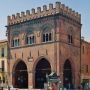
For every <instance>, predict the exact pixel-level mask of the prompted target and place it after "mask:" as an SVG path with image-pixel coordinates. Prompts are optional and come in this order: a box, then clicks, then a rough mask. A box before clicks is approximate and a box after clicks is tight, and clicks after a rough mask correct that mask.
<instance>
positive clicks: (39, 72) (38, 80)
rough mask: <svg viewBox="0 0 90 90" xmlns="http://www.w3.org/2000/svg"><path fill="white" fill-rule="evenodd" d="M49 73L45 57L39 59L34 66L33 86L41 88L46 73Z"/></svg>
mask: <svg viewBox="0 0 90 90" xmlns="http://www.w3.org/2000/svg"><path fill="white" fill-rule="evenodd" d="M50 73H51V66H50V63H49V62H48V61H47V60H46V59H45V58H42V59H41V60H39V62H38V63H37V65H36V68H35V88H37V89H43V88H44V83H45V82H46V74H48V75H49V74H50Z"/></svg>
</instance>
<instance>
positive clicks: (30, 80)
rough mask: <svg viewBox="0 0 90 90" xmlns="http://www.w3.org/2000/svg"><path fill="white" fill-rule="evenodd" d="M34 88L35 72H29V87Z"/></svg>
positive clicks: (30, 89)
mask: <svg viewBox="0 0 90 90" xmlns="http://www.w3.org/2000/svg"><path fill="white" fill-rule="evenodd" d="M32 88H33V73H32V72H29V73H28V89H29V90H32Z"/></svg>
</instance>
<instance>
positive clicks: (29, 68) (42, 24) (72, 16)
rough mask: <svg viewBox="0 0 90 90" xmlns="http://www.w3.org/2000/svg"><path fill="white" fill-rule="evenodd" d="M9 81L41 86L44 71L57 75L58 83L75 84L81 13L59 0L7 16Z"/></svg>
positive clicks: (20, 84)
mask: <svg viewBox="0 0 90 90" xmlns="http://www.w3.org/2000/svg"><path fill="white" fill-rule="evenodd" d="M7 21H8V24H7V35H8V36H7V37H8V43H9V48H10V49H9V66H8V68H9V75H8V77H9V84H10V85H13V87H17V88H29V89H30V88H44V83H45V82H46V74H50V73H51V72H52V71H54V72H56V73H57V75H59V76H60V80H61V86H64V87H67V88H68V85H70V86H71V87H75V88H77V87H78V84H79V77H80V38H81V15H80V14H78V13H77V12H75V11H73V10H72V9H71V8H68V7H66V6H65V5H64V4H61V3H60V2H56V4H55V7H53V4H49V9H47V6H46V5H44V6H43V10H42V11H41V8H40V7H38V8H37V12H36V11H35V9H32V10H31V13H30V11H29V10H27V11H26V13H25V12H21V14H20V13H17V14H16V15H12V16H8V20H7Z"/></svg>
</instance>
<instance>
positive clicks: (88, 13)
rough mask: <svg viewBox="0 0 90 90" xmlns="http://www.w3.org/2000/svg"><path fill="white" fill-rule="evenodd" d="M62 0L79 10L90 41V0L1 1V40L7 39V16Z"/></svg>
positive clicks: (86, 37)
mask: <svg viewBox="0 0 90 90" xmlns="http://www.w3.org/2000/svg"><path fill="white" fill-rule="evenodd" d="M56 1H60V2H61V3H63V4H65V5H66V6H68V7H70V8H72V9H73V10H75V11H76V12H79V13H80V14H81V17H82V21H81V22H82V36H84V37H85V40H87V41H90V27H89V26H90V0H2V1H1V2H0V40H2V39H6V36H5V34H6V28H5V26H6V25H7V16H8V15H10V16H11V15H12V14H16V13H17V12H19V13H20V12H21V11H26V10H31V9H32V8H35V9H36V8H37V7H39V6H40V7H42V6H43V5H48V4H49V3H53V4H55V2H56Z"/></svg>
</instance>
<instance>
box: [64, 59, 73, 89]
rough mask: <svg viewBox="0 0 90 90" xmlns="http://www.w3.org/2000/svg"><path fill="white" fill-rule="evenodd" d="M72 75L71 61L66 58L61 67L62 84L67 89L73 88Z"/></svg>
mask: <svg viewBox="0 0 90 90" xmlns="http://www.w3.org/2000/svg"><path fill="white" fill-rule="evenodd" d="M72 80H73V77H72V67H71V62H70V61H69V60H66V61H65V63H64V67H63V86H64V87H65V88H67V89H70V88H73V81H72Z"/></svg>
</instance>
